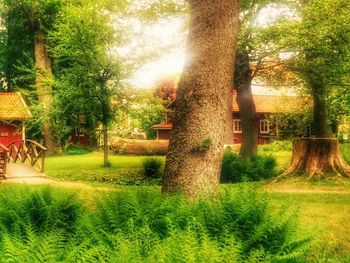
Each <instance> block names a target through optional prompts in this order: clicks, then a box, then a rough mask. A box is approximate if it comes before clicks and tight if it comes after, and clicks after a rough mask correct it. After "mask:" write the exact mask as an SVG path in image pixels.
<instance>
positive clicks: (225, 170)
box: [220, 152, 277, 183]
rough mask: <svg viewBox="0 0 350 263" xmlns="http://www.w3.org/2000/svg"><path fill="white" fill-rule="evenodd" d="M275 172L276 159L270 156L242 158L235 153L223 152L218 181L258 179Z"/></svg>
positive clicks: (273, 174) (269, 176) (268, 176)
mask: <svg viewBox="0 0 350 263" xmlns="http://www.w3.org/2000/svg"><path fill="white" fill-rule="evenodd" d="M276 174H277V171H276V160H275V159H274V158H273V157H272V156H256V157H252V158H242V157H240V156H239V155H238V154H236V153H232V152H225V154H224V158H223V161H222V168H221V177H220V181H221V182H222V183H237V182H243V181H259V180H262V179H268V178H271V177H273V176H275V175H276Z"/></svg>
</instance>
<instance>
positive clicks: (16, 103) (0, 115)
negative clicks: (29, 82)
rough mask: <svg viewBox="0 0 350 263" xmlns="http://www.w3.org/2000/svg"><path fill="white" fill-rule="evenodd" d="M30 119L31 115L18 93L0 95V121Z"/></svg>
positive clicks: (2, 93)
mask: <svg viewBox="0 0 350 263" xmlns="http://www.w3.org/2000/svg"><path fill="white" fill-rule="evenodd" d="M31 117H32V114H31V113H30V111H29V108H28V106H27V104H26V103H25V101H24V99H23V98H22V96H21V94H20V93H18V92H1V93H0V120H6V121H11V120H27V119H29V118H31Z"/></svg>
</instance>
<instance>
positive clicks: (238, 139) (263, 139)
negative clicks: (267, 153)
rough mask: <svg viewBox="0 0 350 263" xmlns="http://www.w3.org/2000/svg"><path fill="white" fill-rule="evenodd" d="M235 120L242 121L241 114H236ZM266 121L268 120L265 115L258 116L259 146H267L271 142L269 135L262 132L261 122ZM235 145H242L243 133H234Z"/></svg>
mask: <svg viewBox="0 0 350 263" xmlns="http://www.w3.org/2000/svg"><path fill="white" fill-rule="evenodd" d="M233 119H235V120H237V119H240V116H239V113H234V114H233ZM265 119H266V115H265V114H261V115H258V121H257V123H256V127H255V129H256V130H257V131H258V144H267V143H269V142H270V138H269V134H268V133H261V132H260V120H265ZM232 125H233V124H232ZM234 143H242V133H234Z"/></svg>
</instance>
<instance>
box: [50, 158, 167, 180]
mask: <svg viewBox="0 0 350 263" xmlns="http://www.w3.org/2000/svg"><path fill="white" fill-rule="evenodd" d="M145 158H147V157H143V156H118V155H110V157H109V164H110V166H109V167H107V168H105V167H103V165H102V164H103V154H102V153H100V152H92V153H87V154H84V155H59V156H50V157H48V158H47V160H46V164H45V165H46V171H45V172H46V174H47V175H48V176H50V177H54V178H57V179H59V180H65V181H80V182H104V181H107V182H108V181H113V182H115V183H117V184H130V182H140V183H142V181H143V179H144V178H143V177H142V163H143V160H144V159H145ZM157 158H160V159H165V157H157Z"/></svg>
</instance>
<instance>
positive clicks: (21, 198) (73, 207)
mask: <svg viewBox="0 0 350 263" xmlns="http://www.w3.org/2000/svg"><path fill="white" fill-rule="evenodd" d="M0 200H1V204H2V205H1V207H0V225H1V229H0V234H4V233H9V234H12V233H17V234H18V235H23V236H25V235H26V234H27V230H29V231H30V232H33V231H35V232H36V233H43V232H47V231H50V230H51V229H60V230H61V231H71V230H73V229H74V227H75V223H76V222H77V220H78V218H79V214H80V209H81V205H80V204H79V203H78V202H77V201H76V199H75V197H74V195H72V194H68V193H63V192H62V191H61V192H60V194H59V195H57V192H55V191H53V189H51V188H42V189H39V190H29V188H28V187H24V188H22V187H18V188H17V189H16V188H14V187H5V189H2V191H1V192H0ZM28 228H30V229H28Z"/></svg>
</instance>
